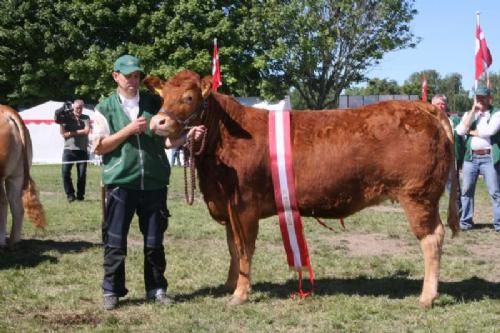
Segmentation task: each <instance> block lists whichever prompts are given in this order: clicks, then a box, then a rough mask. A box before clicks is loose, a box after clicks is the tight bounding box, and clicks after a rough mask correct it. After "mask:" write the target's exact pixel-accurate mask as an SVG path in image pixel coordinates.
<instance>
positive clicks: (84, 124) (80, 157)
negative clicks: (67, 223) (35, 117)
mask: <svg viewBox="0 0 500 333" xmlns="http://www.w3.org/2000/svg"><path fill="white" fill-rule="evenodd" d="M83 104H84V103H83V101H82V100H81V99H77V100H75V101H74V102H73V105H72V108H73V118H72V119H70V120H69V121H68V122H67V123H63V124H60V125H59V126H60V131H61V135H62V136H63V138H64V150H63V156H62V161H63V164H62V168H61V173H62V177H63V184H64V192H65V193H66V198H67V199H68V201H69V202H73V201H75V199H76V200H80V201H82V200H84V198H85V184H86V182H87V160H88V157H89V154H88V151H87V148H88V145H89V137H88V135H89V132H90V118H89V116H87V115H84V114H82V112H83ZM75 163H76V170H77V181H76V196H75V187H74V186H73V181H72V179H71V169H72V168H73V164H75Z"/></svg>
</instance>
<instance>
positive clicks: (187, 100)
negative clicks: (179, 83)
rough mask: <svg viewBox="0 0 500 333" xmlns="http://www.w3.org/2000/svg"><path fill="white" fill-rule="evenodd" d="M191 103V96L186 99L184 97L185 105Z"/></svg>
mask: <svg viewBox="0 0 500 333" xmlns="http://www.w3.org/2000/svg"><path fill="white" fill-rule="evenodd" d="M192 101H193V96H186V97H184V102H185V103H188V104H191V102H192Z"/></svg>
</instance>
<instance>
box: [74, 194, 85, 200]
mask: <svg viewBox="0 0 500 333" xmlns="http://www.w3.org/2000/svg"><path fill="white" fill-rule="evenodd" d="M76 200H78V201H83V200H85V198H84V197H83V195H77V196H76Z"/></svg>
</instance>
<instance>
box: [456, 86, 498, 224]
mask: <svg viewBox="0 0 500 333" xmlns="http://www.w3.org/2000/svg"><path fill="white" fill-rule="evenodd" d="M498 111H499V110H498V109H495V108H493V106H492V105H491V93H490V90H489V89H488V88H486V87H478V88H477V89H476V91H475V96H474V105H473V106H472V110H471V111H469V112H468V113H466V114H465V115H464V116H463V118H462V121H461V122H460V124H458V126H457V127H456V131H457V134H459V135H462V136H464V137H465V156H464V165H463V168H462V173H463V183H462V198H461V199H462V200H461V201H462V215H461V217H460V228H461V229H462V230H470V229H472V228H473V227H474V221H473V217H474V193H475V190H476V183H477V179H478V176H479V175H480V174H481V175H483V178H484V181H485V183H486V186H487V188H488V193H489V195H490V198H491V202H492V205H493V227H494V228H495V230H496V231H497V232H500V185H499V181H500V177H499V172H500V163H499V161H500V133H499V129H500V112H498Z"/></svg>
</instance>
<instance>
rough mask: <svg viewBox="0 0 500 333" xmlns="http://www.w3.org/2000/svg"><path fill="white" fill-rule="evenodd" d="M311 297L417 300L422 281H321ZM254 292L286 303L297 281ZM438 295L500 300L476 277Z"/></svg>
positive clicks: (185, 297)
mask: <svg viewBox="0 0 500 333" xmlns="http://www.w3.org/2000/svg"><path fill="white" fill-rule="evenodd" d="M303 283H304V288H303V289H304V291H309V290H310V285H309V282H308V281H307V282H306V280H304V281H303ZM314 285H315V287H314V294H315V295H317V296H332V295H356V296H373V297H378V296H383V297H388V298H391V299H402V298H405V297H408V296H415V297H418V296H419V295H420V291H421V288H422V280H411V279H408V278H405V277H401V276H390V277H384V278H366V277H357V278H352V279H333V278H323V279H318V280H315V281H314ZM252 290H253V292H254V293H255V292H261V293H266V294H268V295H269V297H272V298H279V299H286V298H290V295H291V294H292V293H293V292H296V291H297V290H298V281H297V280H289V281H287V282H286V283H284V284H280V283H272V282H258V283H255V284H253V285H252ZM439 292H440V294H441V295H442V296H443V295H448V296H451V297H453V298H454V299H455V302H447V303H457V302H474V301H479V300H482V299H485V298H489V299H500V283H498V282H490V281H487V280H484V279H481V278H478V277H476V276H473V277H471V278H470V279H467V280H462V281H456V282H440V284H439ZM228 295H229V293H228V292H227V290H226V289H225V288H224V285H219V286H216V287H213V288H212V287H208V288H202V289H199V290H196V291H194V292H193V293H189V294H179V295H177V296H176V300H177V301H180V302H183V301H189V300H191V299H194V298H197V297H208V296H211V297H223V296H228Z"/></svg>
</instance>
